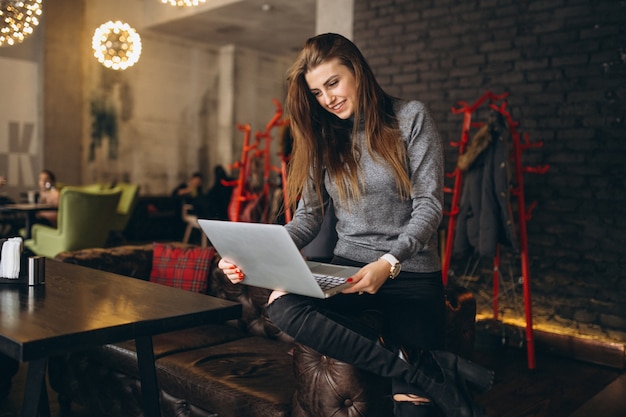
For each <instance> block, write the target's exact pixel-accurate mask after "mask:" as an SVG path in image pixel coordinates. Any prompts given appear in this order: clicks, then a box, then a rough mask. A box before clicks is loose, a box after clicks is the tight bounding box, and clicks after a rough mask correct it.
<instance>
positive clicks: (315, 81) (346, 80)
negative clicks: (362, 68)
mask: <svg viewBox="0 0 626 417" xmlns="http://www.w3.org/2000/svg"><path fill="white" fill-rule="evenodd" d="M304 78H305V80H306V83H307V85H308V86H309V91H311V94H313V95H314V96H315V98H316V99H317V102H318V103H319V104H320V106H322V107H323V108H324V109H325V110H326V111H328V112H330V113H332V114H334V115H335V116H337V117H339V118H341V119H348V118H350V117H351V116H352V115H353V114H354V112H355V110H356V108H357V91H356V79H355V78H354V74H352V72H351V71H350V69H349V68H348V67H346V66H345V65H342V64H341V63H340V61H339V58H333V59H329V60H328V61H325V62H323V63H321V64H319V65H318V66H317V67H315V68H313V69H311V70H309V71H308V72H307V73H306V74H305V75H304Z"/></svg>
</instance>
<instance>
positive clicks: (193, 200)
mask: <svg viewBox="0 0 626 417" xmlns="http://www.w3.org/2000/svg"><path fill="white" fill-rule="evenodd" d="M202 179H203V178H202V174H201V173H200V172H194V173H193V174H192V175H191V178H190V179H189V181H187V182H183V183H181V184H179V185H178V187H176V188H174V191H172V196H173V197H179V198H180V199H181V200H182V202H183V204H191V205H192V206H194V211H195V210H198V209H199V207H200V204H199V203H200V198H201V197H202Z"/></svg>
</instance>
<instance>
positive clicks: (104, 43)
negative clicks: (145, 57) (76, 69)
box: [91, 20, 141, 70]
mask: <svg viewBox="0 0 626 417" xmlns="http://www.w3.org/2000/svg"><path fill="white" fill-rule="evenodd" d="M91 46H92V47H93V50H94V56H95V57H96V58H97V59H98V61H100V63H101V64H102V65H104V66H105V67H107V68H111V69H114V70H125V69H126V68H128V67H130V66H133V65H135V63H136V62H137V61H139V56H140V55H141V37H140V36H139V34H138V33H137V32H136V31H135V29H133V28H132V27H130V25H129V24H128V23H123V22H120V21H119V20H117V21H115V22H113V21H108V22H106V23H103V24H102V25H100V27H99V28H97V29H96V31H95V33H94V35H93V39H92V42H91Z"/></svg>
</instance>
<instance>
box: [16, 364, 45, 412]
mask: <svg viewBox="0 0 626 417" xmlns="http://www.w3.org/2000/svg"><path fill="white" fill-rule="evenodd" d="M47 365H48V359H47V358H44V359H36V360H33V361H30V362H29V363H28V372H27V374H26V388H25V390H24V403H23V405H22V416H23V417H36V416H37V415H39V416H41V417H50V404H49V403H48V390H47V388H46V366H47Z"/></svg>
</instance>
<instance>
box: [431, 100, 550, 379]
mask: <svg viewBox="0 0 626 417" xmlns="http://www.w3.org/2000/svg"><path fill="white" fill-rule="evenodd" d="M508 95H509V94H508V93H504V94H501V95H495V94H493V93H492V92H490V91H487V92H486V93H485V94H484V95H483V96H482V97H481V98H480V99H478V101H476V102H475V103H474V104H473V105H471V106H470V105H468V104H467V103H464V102H459V105H460V108H458V109H455V108H452V112H453V113H454V114H460V113H463V117H464V118H463V131H462V133H461V140H460V142H458V143H452V145H453V146H458V148H459V155H462V154H463V153H464V152H465V146H466V145H467V142H468V140H469V130H470V127H471V126H472V125H473V124H472V121H471V118H472V113H474V112H475V111H476V110H477V109H478V108H479V107H480V106H481V105H482V104H483V103H485V102H486V101H489V102H490V103H489V108H491V109H492V110H495V111H497V112H499V113H500V114H501V115H502V116H504V118H505V119H506V121H507V125H508V127H509V132H510V134H511V141H512V142H513V152H512V159H513V163H514V168H515V187H513V189H512V190H511V194H512V195H513V196H515V197H516V198H517V206H518V217H519V219H518V227H519V240H520V242H519V243H520V262H521V269H522V279H523V292H524V306H525V320H526V334H525V335H526V353H527V361H528V368H529V369H535V367H536V360H535V342H534V335H533V319H532V303H531V291H530V268H529V259H528V234H527V230H526V222H527V221H528V220H530V218H531V213H532V210H533V209H534V208H535V207H536V202H533V203H532V204H531V205H530V207H528V208H527V207H526V201H525V198H524V176H523V174H524V173H537V174H545V173H546V172H547V171H548V169H549V168H550V167H549V166H548V165H544V166H537V167H525V166H523V165H522V152H523V151H526V150H528V149H530V148H536V147H540V146H542V145H543V143H542V142H538V143H533V144H531V143H530V141H529V140H528V134H526V135H524V143H523V144H522V142H521V140H520V134H519V132H518V130H517V127H518V126H519V123H518V122H517V121H514V120H513V118H512V117H511V114H510V113H509V112H508V111H507V109H506V106H507V104H506V102H505V101H502V100H503V99H505V98H506V97H507V96H508ZM499 101H502V103H501V104H500V106H497V105H496V104H495V103H496V102H499ZM449 177H454V179H455V181H454V188H453V189H449V188H445V189H444V191H446V192H451V193H452V203H451V206H450V211H449V212H446V213H445V214H446V215H447V216H449V219H448V232H447V237H446V249H445V254H444V257H443V260H442V261H443V263H442V268H441V269H442V279H443V282H444V285H447V283H448V272H449V269H450V257H451V255H452V246H453V243H454V232H455V227H456V216H457V215H458V212H459V200H460V194H461V185H462V175H461V171H460V170H459V168H458V167H457V168H455V170H454V172H453V173H452V174H450V175H449ZM499 268H500V247H498V248H497V251H496V255H495V256H494V260H493V300H492V306H493V315H494V319H496V320H497V319H498V296H499Z"/></svg>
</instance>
